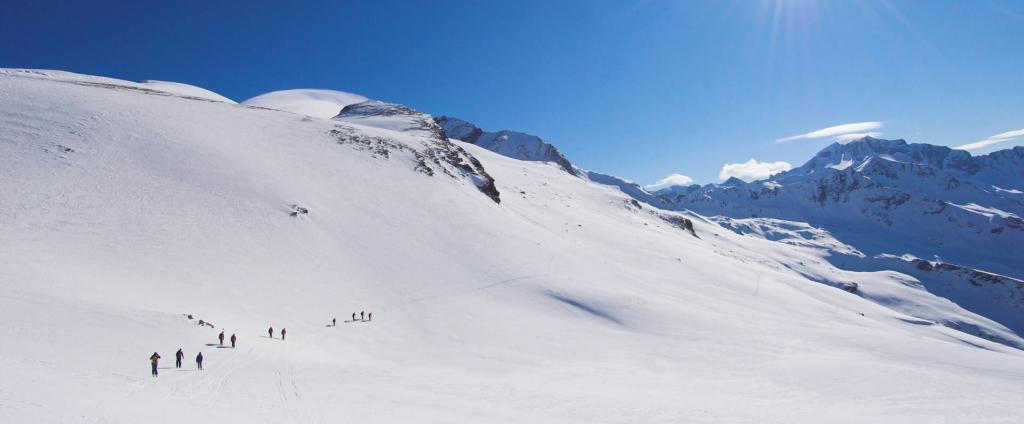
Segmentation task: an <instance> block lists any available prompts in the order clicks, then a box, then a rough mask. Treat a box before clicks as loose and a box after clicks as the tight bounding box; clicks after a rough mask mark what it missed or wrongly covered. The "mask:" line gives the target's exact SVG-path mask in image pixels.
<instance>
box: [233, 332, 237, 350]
mask: <svg viewBox="0 0 1024 424" xmlns="http://www.w3.org/2000/svg"><path fill="white" fill-rule="evenodd" d="M236 341H238V337H235V335H234V334H231V348H232V349H234V348H235V342H236Z"/></svg>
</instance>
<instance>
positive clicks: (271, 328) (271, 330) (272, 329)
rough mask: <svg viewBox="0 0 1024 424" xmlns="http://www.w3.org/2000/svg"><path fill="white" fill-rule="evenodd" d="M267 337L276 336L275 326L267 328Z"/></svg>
mask: <svg viewBox="0 0 1024 424" xmlns="http://www.w3.org/2000/svg"><path fill="white" fill-rule="evenodd" d="M267 337H270V338H274V326H270V328H268V329H267Z"/></svg>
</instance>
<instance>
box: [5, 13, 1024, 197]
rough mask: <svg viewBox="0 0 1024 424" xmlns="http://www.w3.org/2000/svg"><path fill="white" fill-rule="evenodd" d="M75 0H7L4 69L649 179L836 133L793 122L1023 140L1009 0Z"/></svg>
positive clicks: (938, 140) (782, 150) (739, 160)
mask: <svg viewBox="0 0 1024 424" xmlns="http://www.w3.org/2000/svg"><path fill="white" fill-rule="evenodd" d="M67 3H68V4H60V5H56V4H52V3H48V2H17V3H10V4H7V5H5V8H4V12H3V13H2V14H0V35H2V36H3V39H4V40H5V42H4V43H0V66H3V67H19V68H49V69H62V70H69V71H74V72H81V73H88V74H96V75H103V76H110V77H117V78H124V79H130V80H143V79H160V80H169V81H179V82H185V83H190V84H194V85H198V86H201V87H204V88H207V89H210V90H213V91H216V92H218V93H221V94H223V95H225V96H228V97H230V98H233V99H235V100H244V99H246V98H249V97H252V96H255V95H257V94H260V93H264V92H268V91H273V90H279V89H286V88H330V89H337V90H343V91H350V92H354V93H359V94H363V95H366V96H368V97H371V98H375V99H380V100H385V101H392V102H398V103H403V104H408V105H410V106H413V107H415V108H417V109H420V110H423V111H426V112H428V113H432V114H437V115H440V114H446V115H453V116H458V117H461V118H464V119H467V120H470V121H472V122H475V123H477V124H478V125H479V126H481V127H483V128H485V129H489V130H497V129H504V128H508V129H515V130H519V131H523V132H528V133H533V134H537V135H540V136H542V137H544V138H545V139H547V140H548V141H550V142H552V143H554V144H555V145H557V146H558V147H559V148H560V149H561V150H562V151H563V152H564V153H565V154H566V155H567V156H568V157H569V158H570V159H571V160H572V161H573V162H575V163H577V164H578V165H580V166H583V167H585V168H587V169H591V170H596V171H601V172H605V173H611V174H615V175H619V176H622V177H625V178H629V179H633V180H636V181H638V182H641V183H651V182H654V181H656V180H658V179H660V178H662V177H664V176H666V175H668V174H672V173H680V174H684V175H687V176H689V177H692V178H693V179H695V180H696V181H698V182H702V183H705V182H716V181H719V178H720V176H721V173H722V170H723V166H724V165H726V164H733V166H732V167H731V168H727V169H729V170H730V171H729V175H746V174H743V173H753V174H756V173H757V172H764V170H766V169H775V170H777V169H782V167H783V165H782V164H780V163H779V162H786V163H791V164H793V165H794V166H796V165H799V164H801V163H803V162H804V161H805V160H807V159H808V158H810V156H811V155H813V154H814V152H816V151H817V150H819V149H821V148H822V147H824V146H826V145H828V144H829V143H831V142H832V141H833V139H834V138H835V136H836V135H837V134H836V131H823V132H819V133H817V135H821V134H831V135H828V136H821V137H798V138H793V137H794V136H797V135H800V134H807V133H812V132H814V131H816V130H821V129H823V128H827V127H833V126H837V125H842V124H851V123H856V124H857V125H854V126H849V127H842V128H841V129H851V128H853V129H856V131H851V132H856V133H880V135H881V136H882V137H883V138H905V139H907V140H908V141H911V142H927V143H933V144H940V145H948V146H959V145H964V144H969V143H975V142H979V141H986V143H983V144H987V145H986V146H985V147H980V148H977V149H975V150H974V152H975V153H987V152H989V151H992V150H996V149H1001V148H1007V147H1012V146H1014V145H1019V144H1022V143H1024V131H1018V130H1022V129H1024V2H1020V1H1005V2H1004V1H995V0H992V1H988V0H978V1H953V0H931V1H896V0H889V1H867V0H860V1H858V0H849V1H826V0H775V1H768V0H735V1H710V0H709V1H699V2H686V1H664V2H662V1H599V0H589V1H578V2H577V1H536V2H534V1H517V2H497V1H493V2H492V1H465V2H457V1H443V0H437V1H406V2H397V1H386V0H375V1H351V2H343V1H323V2H317V1H310V2H281V1H266V2H264V1H246V2H231V1H175V2H167V1H162V2H152V3H148V2H146V1H133V2H108V1H96V2H67ZM293 3H303V4H301V5H299V4H293ZM1014 131H1017V132H1014ZM840 133H842V132H841V131H840ZM1018 133H1020V134H1019V137H1018ZM812 135H815V134H812ZM993 137H994V138H993ZM787 138H791V139H789V140H787V141H785V142H779V140H786V139H787ZM750 159H754V160H755V162H750ZM753 174H751V175H753Z"/></svg>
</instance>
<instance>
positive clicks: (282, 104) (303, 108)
mask: <svg viewBox="0 0 1024 424" xmlns="http://www.w3.org/2000/svg"><path fill="white" fill-rule="evenodd" d="M367 100H369V99H367V98H366V97H363V96H360V95H358V94H352V93H346V92H344V91H335V90H317V89H294V90H281V91H273V92H270V93H266V94H261V95H259V96H256V97H253V98H251V99H249V100H246V101H244V102H242V104H243V105H246V106H253V107H261V108H266V109H277V110H283V111H287V112H292V113H297V114H299V115H307V116H311V117H314V118H321V119H330V118H333V117H335V116H337V115H338V112H341V110H342V109H344V108H345V106H348V105H351V104H355V103H360V102H365V101H367Z"/></svg>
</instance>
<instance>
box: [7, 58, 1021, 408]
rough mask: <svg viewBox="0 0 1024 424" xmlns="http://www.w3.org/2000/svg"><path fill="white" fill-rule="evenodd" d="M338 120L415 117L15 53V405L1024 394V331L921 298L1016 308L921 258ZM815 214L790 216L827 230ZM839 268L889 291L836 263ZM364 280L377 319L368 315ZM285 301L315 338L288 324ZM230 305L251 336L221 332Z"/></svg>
mask: <svg viewBox="0 0 1024 424" xmlns="http://www.w3.org/2000/svg"><path fill="white" fill-rule="evenodd" d="M83 78H85V77H83ZM190 97H191V96H190ZM339 126H340V128H345V129H346V131H352V132H353V133H355V134H365V135H366V136H368V137H369V136H372V137H380V138H383V139H387V140H390V141H391V142H393V143H395V144H396V145H407V146H411V147H410V148H415V147H416V143H415V140H413V139H411V138H410V137H412V136H411V135H409V134H405V133H400V132H395V131H389V130H386V129H379V128H370V127H364V126H361V125H358V124H352V123H343V122H337V121H329V120H309V119H304V118H303V117H302V116H299V115H295V114H292V113H283V112H280V111H274V110H263V109H253V108H246V107H240V106H236V105H231V104H228V103H223V102H210V101H200V100H196V99H194V98H183V97H179V96H169V95H154V93H150V92H147V91H143V90H132V89H123V88H117V87H110V86H100V85H88V84H85V85H83V84H76V83H72V82H66V81H64V82H62V81H56V80H53V79H41V78H30V77H25V76H20V75H16V74H11V73H6V74H0V161H2V162H0V164H2V166H0V187H3V189H2V190H0V241H2V243H0V320H2V322H3V325H2V326H0V340H3V342H2V343H0V375H2V376H3V378H0V422H4V423H34V422H76V423H78V422H105V423H136V422H140V421H145V422H187V423H199V422H238V423H243V422H244V423H253V422H261V423H262V422H266V423H282V422H296V423H317V422H322V423H334V422H353V421H354V422H366V423H408V422H488V423H544V422H550V423H594V422H609V423H627V422H629V423H633V422H645V423H662V422H663V423H678V422H695V423H737V422H746V423H822V422H828V423H864V422H872V423H906V422H939V423H964V422H971V423H978V422H984V423H996V422H1001V423H1011V422H1019V419H1020V417H1021V416H1024V402H1021V399H1022V398H1024V384H1022V381H1024V352H1022V351H1019V350H1016V349H1013V348H1010V347H1007V346H1005V345H1002V344H997V343H993V342H989V341H987V340H983V339H980V338H977V337H973V336H970V335H967V334H965V333H963V332H959V331H956V330H953V329H950V328H947V327H944V326H941V325H933V324H932V323H931V322H930V321H929V320H928V319H924V318H920V317H914V316H911V315H909V314H908V313H909V312H911V311H909V310H908V308H909V307H908V306H907V305H911V306H913V305H918V306H915V307H920V308H922V309H927V310H926V311H925V312H926V313H925V314H922V316H942V317H962V318H964V319H969V320H972V321H971V322H975V323H978V325H986V326H989V327H990V328H991V330H992V331H1002V330H1000V326H999V325H998V324H995V323H992V322H990V321H987V320H985V319H983V318H980V317H977V316H974V315H972V314H970V313H969V312H966V311H964V310H963V309H961V308H959V307H957V306H956V305H954V304H952V303H950V302H948V301H944V300H943V299H940V298H937V297H935V296H932V295H931V294H929V293H927V292H925V291H923V290H921V289H920V288H919V287H917V286H915V284H914V283H913V281H910V280H909V279H908V278H907V277H906V276H904V275H903V274H899V273H895V272H889V271H883V272H872V273H857V272H847V271H840V270H837V269H835V268H834V267H832V266H831V265H829V264H828V262H827V261H825V260H824V258H823V257H822V253H821V251H820V250H816V249H812V248H810V247H807V246H801V245H787V244H784V243H778V242H775V241H771V240H762V239H758V238H755V237H747V236H742V235H739V234H735V233H734V232H732V231H730V230H726V229H724V228H722V227H720V226H719V225H718V224H717V223H714V222H710V221H707V220H705V219H704V218H702V217H700V216H697V215H681V216H686V217H689V218H690V219H692V220H693V223H694V227H695V230H696V234H697V236H698V237H694V236H691V235H690V234H689V233H687V232H685V231H683V230H681V229H679V228H676V227H673V226H672V225H669V223H668V222H667V221H666V220H664V219H663V217H664V216H679V215H673V214H674V213H671V212H663V211H658V210H652V208H650V207H648V206H646V205H643V206H641V207H638V206H636V205H635V204H634V203H632V202H630V201H629V200H630V199H629V198H628V197H627V196H626V195H624V194H623V193H622V192H621V191H619V190H618V189H616V188H612V187H608V186H602V185H598V184H595V183H593V182H590V181H587V180H584V179H580V178H576V177H573V176H571V175H569V174H567V173H566V172H564V171H563V170H561V169H559V168H557V167H552V166H549V165H546V164H542V163H530V162H523V161H517V160H514V159H510V158H506V157H503V156H499V155H497V154H494V153H492V152H489V151H487V150H484V149H482V148H478V147H476V146H473V145H468V144H462V147H463V148H464V149H466V150H467V151H468V152H470V153H471V154H472V155H474V156H475V157H476V158H478V159H479V160H480V162H482V164H483V166H484V167H486V169H487V171H488V173H490V175H492V176H493V177H494V178H495V180H496V183H497V185H498V189H499V190H500V192H501V193H502V201H501V203H500V204H497V203H495V202H493V201H492V200H491V199H489V198H488V197H487V196H485V195H484V194H482V193H481V192H480V191H479V190H478V189H477V188H476V187H475V186H474V184H473V183H472V182H471V181H469V180H466V179H460V178H449V177H446V176H443V175H435V176H428V175H425V174H424V173H422V172H419V171H417V170H416V169H415V168H414V167H413V166H410V165H411V164H410V163H409V162H408V160H406V156H402V155H389V156H385V155H383V154H375V152H374V151H373V150H361V149H359V148H357V146H355V145H350V144H339V142H338V140H337V138H336V137H334V136H332V135H331V131H332V130H335V129H338V128H339ZM294 205H299V206H301V207H303V208H306V209H307V210H308V214H303V215H299V216H292V213H291V212H293V211H294V210H295V206H294ZM805 230H806V229H803V228H801V227H799V226H794V227H791V228H789V229H787V230H786V231H784V232H782V233H779V234H783V235H784V236H785V237H797V236H800V235H801V234H810V235H812V236H814V237H819V236H820V237H823V235H820V234H816V233H808V232H807V231H805ZM766 238H767V236H766ZM840 280H843V281H846V280H848V281H854V282H858V283H859V284H860V286H861V287H862V288H863V294H862V295H857V294H851V293H848V292H846V291H843V290H840V289H838V288H835V287H833V286H832V285H829V284H828V283H829V282H830V281H840ZM886 302H887V303H886ZM900 308H903V309H900ZM360 310H366V311H368V312H369V311H373V313H374V317H373V321H372V322H354V323H353V322H346V321H349V320H350V318H351V313H352V312H353V311H360ZM900 310H902V311H904V312H899V311H900ZM183 314H193V316H194V317H195V318H196V319H200V318H201V319H204V320H207V321H210V322H212V323H213V324H214V325H215V327H214V328H206V327H199V326H198V325H196V324H195V321H194V320H193V321H190V320H188V319H187V318H185V317H184V316H183ZM332 317H336V318H337V319H338V326H337V327H328V326H326V325H327V324H328V323H329V322H330V319H331V318H332ZM270 325H273V326H274V328H275V329H280V328H281V327H286V328H287V329H288V340H287V341H282V340H280V339H273V340H272V339H268V338H266V337H265V335H266V329H267V327H268V326H270ZM222 328H223V329H224V330H225V331H226V332H227V333H228V334H231V333H235V334H237V335H238V337H239V339H240V340H239V347H238V348H237V349H219V348H218V347H217V346H208V344H211V343H215V342H216V334H217V333H218V332H219V331H220V330H221V329H222ZM1007 337H1016V336H1012V335H1007ZM1016 340H1018V341H1019V338H1016ZM179 347H180V348H183V349H184V351H185V354H186V359H185V364H186V367H185V368H184V369H182V370H177V369H174V368H173V355H174V351H175V350H177V349H178V348H179ZM200 350H201V351H202V352H203V354H204V355H205V356H206V361H205V367H206V370H205V371H202V372H198V371H195V369H194V365H193V362H192V358H193V357H194V356H195V354H196V352H197V351H200ZM154 351H157V352H159V353H160V354H161V355H162V356H163V358H164V359H163V360H162V362H161V368H162V369H161V370H160V372H161V375H160V377H159V378H152V377H150V376H149V363H148V362H149V361H148V358H149V356H150V354H152V352H154Z"/></svg>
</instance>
